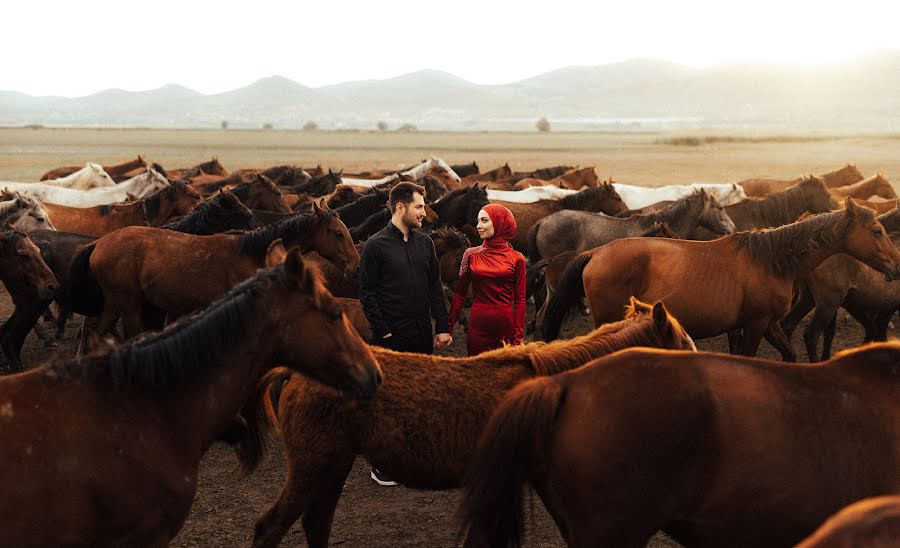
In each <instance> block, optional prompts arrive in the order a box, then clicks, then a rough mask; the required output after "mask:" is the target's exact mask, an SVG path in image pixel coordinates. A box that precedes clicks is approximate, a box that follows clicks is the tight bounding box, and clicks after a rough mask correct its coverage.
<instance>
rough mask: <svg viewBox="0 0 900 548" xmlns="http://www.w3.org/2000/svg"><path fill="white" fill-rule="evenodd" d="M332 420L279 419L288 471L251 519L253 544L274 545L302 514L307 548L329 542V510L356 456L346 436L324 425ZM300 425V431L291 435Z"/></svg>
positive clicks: (323, 545) (332, 512) (339, 493)
mask: <svg viewBox="0 0 900 548" xmlns="http://www.w3.org/2000/svg"><path fill="white" fill-rule="evenodd" d="M333 426H334V425H333V424H321V425H319V424H317V425H312V424H311V423H310V422H309V421H305V422H304V424H303V426H302V427H300V428H296V429H292V428H291V427H290V426H286V425H282V432H284V433H285V446H284V448H285V453H286V456H287V460H288V474H287V478H286V479H285V482H284V486H283V487H282V489H281V495H280V496H279V497H278V500H277V501H275V504H274V505H272V507H271V508H270V509H269V510H268V511H267V512H266V513H265V514H263V516H262V517H260V518H259V519H258V520H257V522H256V527H255V530H254V534H253V546H254V548H261V547H270V546H278V543H279V542H281V539H282V538H283V537H284V535H285V533H287V531H288V529H290V528H291V525H293V524H294V522H295V521H297V518H299V517H300V516H301V515H303V529H304V532H305V533H306V541H307V543H308V544H309V546H310V548H319V547H323V548H324V547H326V546H328V537H329V536H330V534H331V524H332V518H333V516H334V510H335V508H336V507H337V501H338V498H340V495H341V490H342V488H343V486H344V482H345V481H346V479H347V475H348V474H349V473H350V469H351V468H352V466H353V461H354V460H355V458H356V453H355V451H353V448H352V444H351V443H350V440H349V439H346V437H344V436H342V435H341V433H340V432H334V430H333V429H332V431H331V432H328V431H327V430H328V428H329V427H333ZM300 429H302V430H304V431H303V432H302V433H300V434H301V435H300V436H292V434H293V433H295V432H296V431H297V430H300ZM312 448H315V450H314V449H312ZM306 514H309V515H306Z"/></svg>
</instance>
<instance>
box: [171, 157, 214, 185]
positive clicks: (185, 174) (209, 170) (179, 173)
mask: <svg viewBox="0 0 900 548" xmlns="http://www.w3.org/2000/svg"><path fill="white" fill-rule="evenodd" d="M201 173H205V174H207V175H216V176H218V177H228V170H226V169H225V168H224V167H222V164H220V163H219V157H218V156H213V157H212V159H211V160H209V161H208V162H203V163H201V164H197V165H195V166H194V167H189V168H180V169H170V170H168V173H167V175H168V177H169V178H170V179H171V180H173V181H176V180H178V179H190V178H191V177H196V176H197V175H200V174H201Z"/></svg>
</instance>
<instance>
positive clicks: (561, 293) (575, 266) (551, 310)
mask: <svg viewBox="0 0 900 548" xmlns="http://www.w3.org/2000/svg"><path fill="white" fill-rule="evenodd" d="M590 261H591V255H590V253H582V254H581V255H578V256H577V257H575V260H573V261H572V262H571V264H569V266H568V267H566V270H565V272H563V274H562V277H561V278H560V279H559V284H557V286H556V290H555V291H554V292H553V296H552V297H551V298H550V302H549V303H547V310H546V312H545V313H544V322H543V325H541V326H540V329H541V335H542V337H543V339H544V341H547V342H550V341H552V340H555V339H556V338H558V337H559V330H560V328H561V327H562V324H563V322H564V321H565V320H566V319H567V318H568V317H569V315H571V313H572V312H573V311H574V310H575V308H576V307H577V306H578V304H579V303H581V299H582V297H584V280H583V279H582V274H583V273H584V269H585V267H587V264H588V263H589V262H590Z"/></svg>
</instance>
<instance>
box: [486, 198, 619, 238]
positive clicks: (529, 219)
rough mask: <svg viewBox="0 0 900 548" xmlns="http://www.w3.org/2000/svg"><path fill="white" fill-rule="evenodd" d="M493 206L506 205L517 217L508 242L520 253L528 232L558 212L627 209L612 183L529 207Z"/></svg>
mask: <svg viewBox="0 0 900 548" xmlns="http://www.w3.org/2000/svg"><path fill="white" fill-rule="evenodd" d="M491 203H494V204H501V205H503V206H506V208H507V209H509V210H510V211H511V212H512V214H513V216H514V217H515V218H516V224H517V225H518V226H519V230H518V231H517V232H516V236H515V237H514V238H513V239H512V240H510V241H509V243H510V244H512V246H513V247H514V248H516V249H517V250H518V251H521V252H525V251H526V250H527V249H528V231H529V230H530V229H531V227H533V226H534V225H535V224H537V223H538V222H539V221H540V220H541V219H543V218H545V217H547V216H548V215H551V214H553V213H555V212H557V211H563V210H578V211H591V212H596V213H606V214H607V215H614V214H616V213H618V212H620V211H625V210H626V209H627V206H626V205H625V202H623V201H622V198H620V197H619V194H618V193H617V192H616V189H614V188H613V186H612V185H611V184H609V183H603V184H602V185H599V186H592V187H588V188H585V189H584V190H582V191H581V192H576V193H575V194H572V195H570V196H566V197H564V198H561V199H559V200H540V201H537V202H533V203H529V204H522V203H517V202H503V201H500V200H491Z"/></svg>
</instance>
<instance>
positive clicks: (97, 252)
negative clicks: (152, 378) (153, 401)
mask: <svg viewBox="0 0 900 548" xmlns="http://www.w3.org/2000/svg"><path fill="white" fill-rule="evenodd" d="M279 238H280V239H282V240H283V241H284V245H285V247H286V248H288V249H290V248H292V247H300V249H301V251H311V250H315V251H316V252H318V253H319V254H320V255H321V256H323V257H325V258H326V259H328V260H330V261H332V262H333V263H335V266H337V267H338V268H341V269H343V270H345V271H355V269H356V267H357V266H358V265H359V253H358V252H357V251H356V248H355V247H353V244H352V242H351V240H350V234H349V232H348V231H347V227H346V226H344V224H343V223H342V222H341V221H340V219H338V218H337V215H335V214H334V212H332V211H331V210H323V209H319V208H316V211H315V213H312V214H308V215H298V216H296V217H294V218H291V219H288V220H285V221H282V222H280V223H277V224H274V225H270V226H267V227H263V228H260V229H257V230H254V231H251V232H245V233H236V234H215V235H211V236H194V235H190V234H181V233H177V232H173V231H170V230H163V229H158V228H149V227H126V228H123V229H120V230H117V231H116V232H113V233H112V234H108V235H106V236H104V237H102V238H100V239H99V240H97V242H96V243H95V244H93V245H91V246H90V247H88V248H86V249H85V250H84V251H82V252H81V253H80V254H79V256H80V257H81V260H80V261H79V258H78V257H76V259H75V260H74V261H73V266H72V269H73V271H74V270H78V271H79V272H81V274H79V275H77V276H70V280H71V282H72V284H73V285H72V286H73V290H74V289H75V288H79V287H81V288H84V287H87V288H91V287H94V288H96V287H97V286H99V289H100V291H101V294H102V299H100V300H101V302H102V313H101V315H100V325H99V327H98V328H97V331H98V334H100V335H103V334H105V333H108V332H109V331H110V329H112V327H113V326H114V325H115V323H116V321H117V320H118V319H119V318H120V317H121V318H122V320H123V323H124V325H125V335H126V337H132V336H134V335H136V334H138V333H140V332H141V330H142V329H143V325H144V323H145V321H144V318H146V317H148V316H147V315H149V314H153V315H158V314H159V313H160V312H163V313H167V314H169V315H170V316H172V317H178V316H181V315H184V314H187V313H189V312H193V311H195V310H198V309H200V308H203V307H204V306H207V305H208V304H209V303H211V302H212V301H214V300H215V299H217V298H219V297H220V296H221V295H222V294H224V293H225V292H226V291H227V290H228V289H229V288H231V287H233V286H234V285H236V284H238V283H240V282H241V281H243V280H246V279H247V278H249V277H251V276H252V275H253V274H254V273H255V272H256V270H257V269H259V268H261V267H263V266H264V265H265V259H266V251H267V249H268V247H269V244H271V243H272V242H273V241H275V240H276V239H279ZM85 260H87V261H89V272H83V269H84V262H85ZM92 282H93V283H92ZM85 291H86V290H85ZM95 291H96V290H95ZM94 294H96V293H94ZM157 317H158V316H157Z"/></svg>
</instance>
